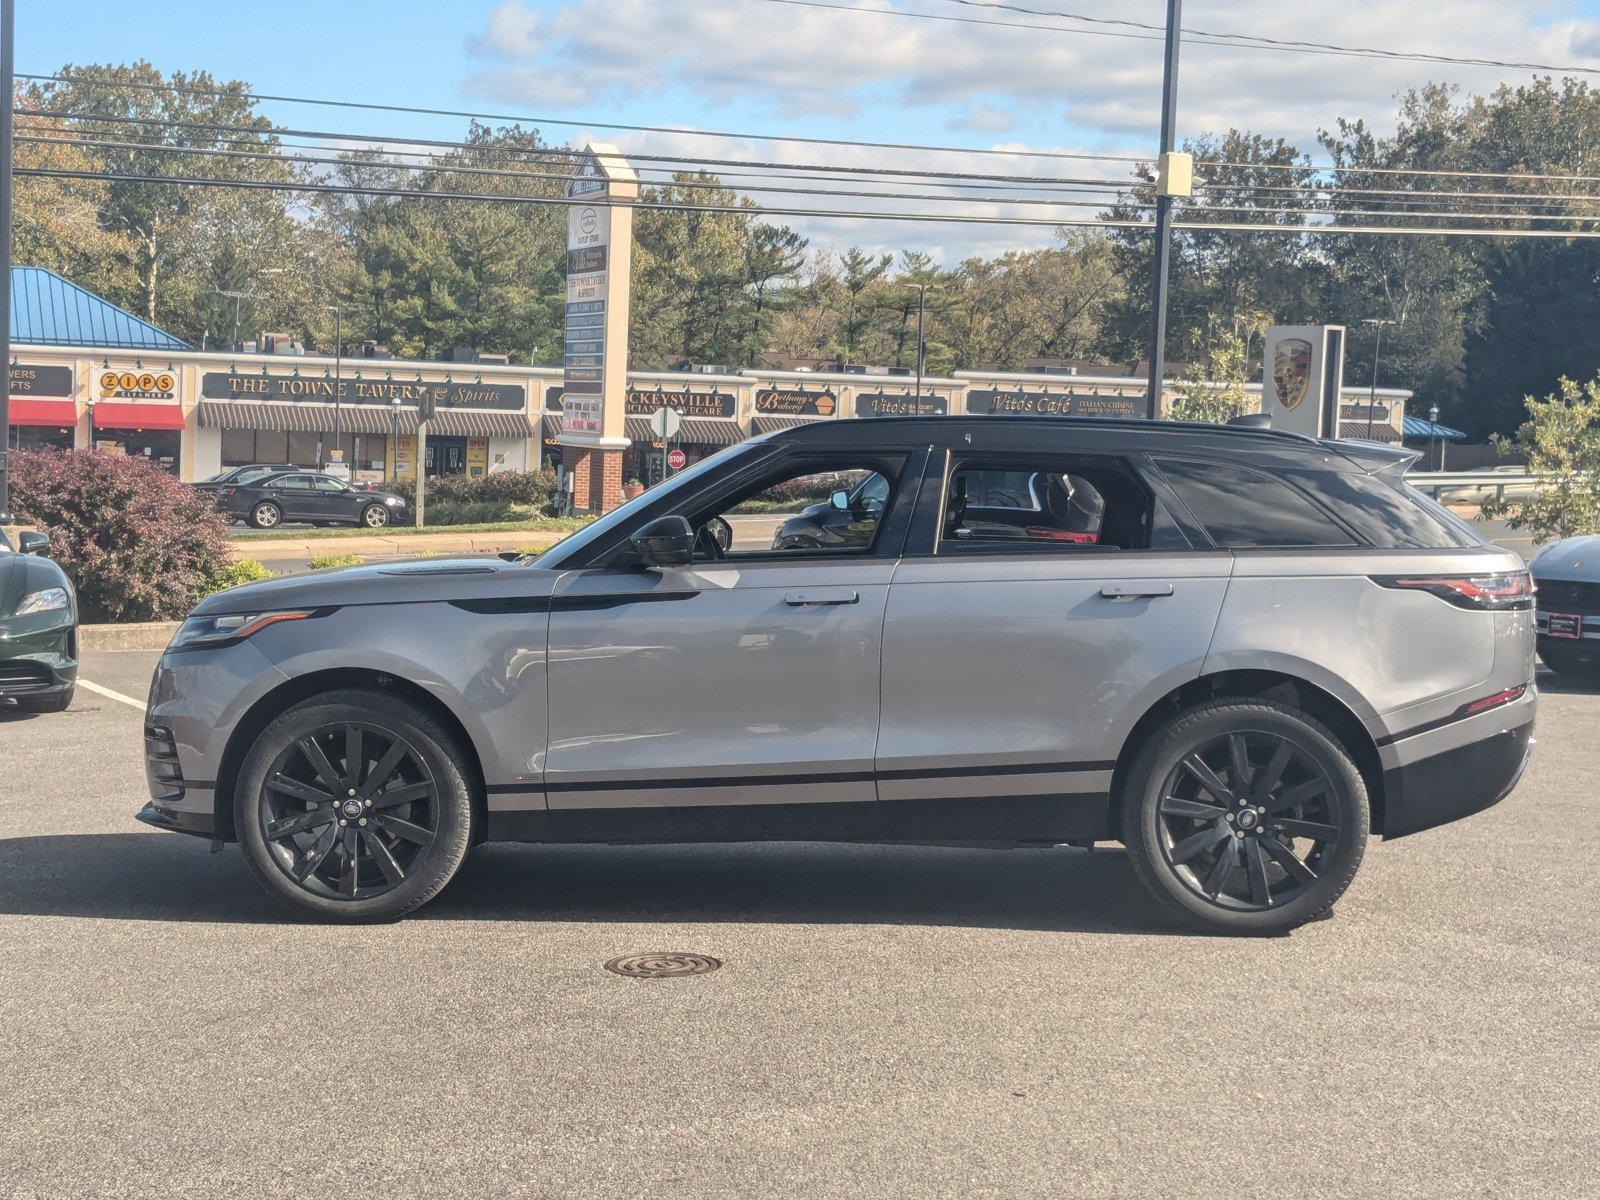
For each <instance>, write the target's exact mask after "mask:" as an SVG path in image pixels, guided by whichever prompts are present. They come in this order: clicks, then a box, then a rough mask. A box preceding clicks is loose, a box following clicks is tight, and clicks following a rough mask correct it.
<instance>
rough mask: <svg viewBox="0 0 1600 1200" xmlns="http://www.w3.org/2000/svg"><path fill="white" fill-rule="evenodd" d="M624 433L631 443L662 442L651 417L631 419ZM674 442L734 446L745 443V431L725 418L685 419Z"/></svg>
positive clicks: (647, 443) (648, 443)
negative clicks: (652, 425)
mask: <svg viewBox="0 0 1600 1200" xmlns="http://www.w3.org/2000/svg"><path fill="white" fill-rule="evenodd" d="M623 432H624V433H626V434H627V435H628V438H629V440H630V441H632V442H634V443H640V442H642V443H644V444H645V445H646V446H648V445H650V444H651V443H652V442H659V441H660V440H661V439H660V438H658V437H657V436H656V433H655V430H653V429H651V428H650V418H649V417H629V418H628V423H627V425H626V426H625V427H624V429H623ZM672 440H673V441H674V442H680V443H683V444H686V445H690V446H733V445H737V444H738V443H739V442H742V441H744V430H743V429H740V428H739V422H737V421H730V420H727V419H726V418H723V417H685V418H684V419H683V425H682V426H681V427H680V428H679V429H678V434H677V436H676V437H674V438H673V439H672Z"/></svg>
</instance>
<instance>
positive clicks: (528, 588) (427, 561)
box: [193, 558, 559, 616]
mask: <svg viewBox="0 0 1600 1200" xmlns="http://www.w3.org/2000/svg"><path fill="white" fill-rule="evenodd" d="M558 575H559V572H556V571H549V570H542V569H539V568H535V567H528V566H522V565H520V564H517V563H509V562H506V561H504V560H503V559H497V558H424V559H419V560H417V561H414V562H399V563H370V564H365V565H362V566H359V567H334V568H332V569H330V570H327V571H312V572H311V573H309V574H306V575H290V576H288V577H286V578H283V579H268V580H264V581H263V582H261V583H247V584H244V585H242V586H240V587H234V588H228V589H227V590H226V591H222V592H217V593H216V594H214V595H211V596H207V597H206V598H205V599H204V600H202V601H200V603H199V604H197V605H195V606H194V613H193V615H195V616H216V615H217V614H219V613H242V612H272V611H275V610H279V609H289V608H326V607H333V606H338V605H347V604H419V603H427V602H430V601H431V602H437V601H445V600H498V599H507V600H509V599H517V598H527V597H540V596H548V595H550V593H551V590H552V589H553V588H554V586H555V580H556V578H557V576H558Z"/></svg>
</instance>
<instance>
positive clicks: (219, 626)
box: [167, 609, 312, 650]
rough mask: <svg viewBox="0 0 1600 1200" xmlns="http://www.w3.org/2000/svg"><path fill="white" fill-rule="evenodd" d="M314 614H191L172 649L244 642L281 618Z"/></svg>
mask: <svg viewBox="0 0 1600 1200" xmlns="http://www.w3.org/2000/svg"><path fill="white" fill-rule="evenodd" d="M311 615H312V614H311V613H310V612H309V611H307V610H305V609H296V610H294V611H293V612H267V613H228V614H227V615H226V616H218V617H190V618H189V619H188V620H187V621H185V622H184V623H183V624H182V625H180V626H178V632H177V633H175V634H173V635H172V642H171V644H169V645H168V646H167V649H168V650H186V649H192V648H193V647H196V646H231V645H232V644H233V643H234V642H242V641H244V639H245V638H247V637H249V636H250V635H251V634H253V633H256V632H257V631H259V630H262V629H265V628H266V627H267V626H268V625H276V624H277V623H278V622H279V621H303V620H305V619H306V618H307V617H309V616H311Z"/></svg>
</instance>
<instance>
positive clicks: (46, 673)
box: [0, 614, 78, 699]
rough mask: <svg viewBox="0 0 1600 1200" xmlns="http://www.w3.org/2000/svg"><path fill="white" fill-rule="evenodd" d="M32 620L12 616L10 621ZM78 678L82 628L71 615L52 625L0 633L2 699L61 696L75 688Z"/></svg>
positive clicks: (16, 622) (18, 622) (0, 694)
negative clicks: (79, 631)
mask: <svg viewBox="0 0 1600 1200" xmlns="http://www.w3.org/2000/svg"><path fill="white" fill-rule="evenodd" d="M41 615H43V614H41ZM57 615H59V614H57ZM30 620H32V618H28V617H21V618H12V619H11V621H10V622H8V624H10V625H12V626H17V625H22V624H23V623H24V622H28V621H30ZM77 679H78V629H77V624H76V623H75V622H74V621H72V620H71V619H70V618H69V619H68V620H67V621H66V622H64V623H57V624H56V625H54V626H52V627H50V628H45V629H37V628H31V629H25V630H16V631H14V632H5V633H0V699H4V698H6V697H9V696H58V695H60V694H61V693H62V692H68V691H71V690H72V686H73V684H74V683H76V682H77Z"/></svg>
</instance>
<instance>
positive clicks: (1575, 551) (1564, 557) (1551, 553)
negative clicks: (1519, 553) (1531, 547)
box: [1528, 533, 1600, 582]
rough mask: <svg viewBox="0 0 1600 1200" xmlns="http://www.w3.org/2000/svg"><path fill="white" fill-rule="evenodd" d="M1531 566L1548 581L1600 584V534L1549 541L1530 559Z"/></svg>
mask: <svg viewBox="0 0 1600 1200" xmlns="http://www.w3.org/2000/svg"><path fill="white" fill-rule="evenodd" d="M1528 566H1529V567H1531V568H1532V569H1533V573H1534V574H1535V575H1537V576H1541V577H1543V578H1545V579H1575V580H1578V581H1579V582H1584V581H1600V534H1595V533H1591V534H1586V535H1585V536H1583V537H1570V538H1562V539H1560V540H1559V541H1554V542H1549V543H1547V544H1545V545H1543V546H1541V547H1540V548H1539V550H1538V552H1537V553H1535V554H1534V556H1533V557H1532V558H1531V559H1529V560H1528Z"/></svg>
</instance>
